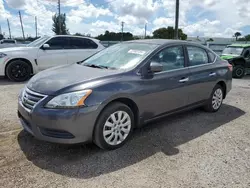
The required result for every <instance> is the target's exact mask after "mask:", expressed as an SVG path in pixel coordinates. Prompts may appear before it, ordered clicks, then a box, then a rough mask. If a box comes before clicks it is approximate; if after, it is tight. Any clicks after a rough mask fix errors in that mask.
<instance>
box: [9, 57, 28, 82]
mask: <svg viewBox="0 0 250 188" xmlns="http://www.w3.org/2000/svg"><path fill="white" fill-rule="evenodd" d="M31 73H32V68H31V66H30V65H29V64H28V63H27V62H25V61H22V60H14V61H11V62H10V63H9V64H8V65H7V67H6V76H7V77H8V78H9V79H10V80H12V81H16V82H23V81H26V80H28V79H29V78H30V76H31Z"/></svg>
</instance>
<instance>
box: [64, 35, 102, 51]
mask: <svg viewBox="0 0 250 188" xmlns="http://www.w3.org/2000/svg"><path fill="white" fill-rule="evenodd" d="M72 39H76V40H85V42H86V41H92V42H93V43H95V45H96V48H72V46H71V40H72ZM98 47H99V46H98V44H97V43H96V42H95V41H93V40H91V39H89V38H83V37H69V48H66V49H67V50H95V49H97V48H98Z"/></svg>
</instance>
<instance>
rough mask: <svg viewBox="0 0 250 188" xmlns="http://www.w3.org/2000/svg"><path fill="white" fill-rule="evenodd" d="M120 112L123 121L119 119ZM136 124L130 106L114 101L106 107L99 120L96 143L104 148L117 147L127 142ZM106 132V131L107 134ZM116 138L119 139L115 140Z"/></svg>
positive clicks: (95, 134)
mask: <svg viewBox="0 0 250 188" xmlns="http://www.w3.org/2000/svg"><path fill="white" fill-rule="evenodd" d="M119 113H120V115H121V116H120V120H121V121H119V116H118V114H119ZM126 117H127V118H126ZM124 118H126V119H124ZM113 120H118V121H117V122H115V121H113ZM122 120H123V121H122ZM129 122H130V123H129ZM134 124H135V121H134V114H133V112H132V110H131V109H130V108H129V107H128V106H126V105H125V104H123V103H119V102H115V103H112V104H110V105H109V106H107V107H106V108H105V109H104V111H103V112H102V113H101V114H100V116H99V118H98V120H97V123H96V125H95V130H94V143H95V144H96V145H97V146H98V147H100V148H102V149H106V150H113V149H117V148H119V147H121V146H122V145H124V144H125V143H126V142H127V140H128V139H129V137H130V136H131V133H132V131H133V128H134ZM123 125H124V126H123ZM125 125H126V126H125ZM124 131H126V133H125V132H124ZM104 132H106V135H105V136H104V134H105V133H104ZM118 135H119V136H118ZM116 138H117V141H115V139H116ZM109 140H110V141H109Z"/></svg>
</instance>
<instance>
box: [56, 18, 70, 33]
mask: <svg viewBox="0 0 250 188" xmlns="http://www.w3.org/2000/svg"><path fill="white" fill-rule="evenodd" d="M52 20H53V22H54V23H53V26H52V31H53V32H54V33H55V34H56V35H68V34H69V30H68V29H67V27H66V14H61V15H60V16H59V15H57V14H55V15H54V16H52ZM59 23H60V24H59ZM60 26H61V32H60Z"/></svg>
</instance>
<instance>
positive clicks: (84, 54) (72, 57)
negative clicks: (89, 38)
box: [67, 49, 99, 64]
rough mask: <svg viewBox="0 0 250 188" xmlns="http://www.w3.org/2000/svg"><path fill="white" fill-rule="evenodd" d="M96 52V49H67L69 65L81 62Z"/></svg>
mask: <svg viewBox="0 0 250 188" xmlns="http://www.w3.org/2000/svg"><path fill="white" fill-rule="evenodd" d="M98 51H99V50H97V49H68V50H67V52H68V62H69V64H71V63H76V62H78V61H82V60H84V59H86V58H88V57H89V56H91V55H93V54H95V53H96V52H98Z"/></svg>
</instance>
